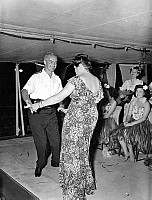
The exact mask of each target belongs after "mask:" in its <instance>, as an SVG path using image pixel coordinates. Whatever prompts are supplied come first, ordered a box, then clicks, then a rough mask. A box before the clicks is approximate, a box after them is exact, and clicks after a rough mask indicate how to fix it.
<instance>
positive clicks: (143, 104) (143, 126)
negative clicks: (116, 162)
mask: <svg viewBox="0 0 152 200" xmlns="http://www.w3.org/2000/svg"><path fill="white" fill-rule="evenodd" d="M148 91H149V90H148V87H147V86H146V85H144V86H143V85H136V87H135V93H134V94H135V97H134V98H133V99H132V101H131V103H130V106H129V109H128V114H127V117H126V121H125V122H124V123H122V124H120V126H119V127H118V128H116V129H115V130H113V131H112V132H111V133H110V146H111V148H115V146H116V142H115V141H119V143H120V145H121V147H122V149H123V151H124V154H125V161H126V160H128V159H129V158H130V160H131V161H135V160H137V158H138V153H139V151H141V152H143V153H144V154H149V152H150V148H151V147H150V146H151V132H150V128H151V126H152V125H151V123H150V122H149V120H148V115H149V112H150V104H149V102H148V100H147V98H148ZM135 148H136V151H134V150H135Z"/></svg>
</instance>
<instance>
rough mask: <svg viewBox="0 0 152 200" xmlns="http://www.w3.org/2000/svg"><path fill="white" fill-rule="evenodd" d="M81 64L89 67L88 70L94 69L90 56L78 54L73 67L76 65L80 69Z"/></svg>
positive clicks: (73, 61)
mask: <svg viewBox="0 0 152 200" xmlns="http://www.w3.org/2000/svg"><path fill="white" fill-rule="evenodd" d="M81 62H82V63H84V64H85V65H86V66H87V68H88V69H92V65H91V62H90V60H89V57H88V55H86V54H77V55H76V56H75V58H74V59H73V60H72V63H73V65H75V66H76V67H78V65H79V64H80V63H81Z"/></svg>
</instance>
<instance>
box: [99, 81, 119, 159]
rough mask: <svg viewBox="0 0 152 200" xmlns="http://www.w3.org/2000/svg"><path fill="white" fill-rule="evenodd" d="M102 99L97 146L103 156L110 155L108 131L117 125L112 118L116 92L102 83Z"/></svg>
mask: <svg viewBox="0 0 152 200" xmlns="http://www.w3.org/2000/svg"><path fill="white" fill-rule="evenodd" d="M103 91H104V99H103V100H102V102H101V110H100V112H102V120H101V122H102V125H101V130H100V137H99V146H101V149H102V154H103V156H104V157H110V156H111V153H110V151H109V149H108V144H109V133H110V132H111V131H112V130H113V129H115V128H116V127H117V124H116V121H115V119H114V118H113V114H114V111H115V109H116V100H115V99H116V98H117V96H118V92H116V91H115V89H114V88H112V87H110V86H109V85H107V84H104V90H103Z"/></svg>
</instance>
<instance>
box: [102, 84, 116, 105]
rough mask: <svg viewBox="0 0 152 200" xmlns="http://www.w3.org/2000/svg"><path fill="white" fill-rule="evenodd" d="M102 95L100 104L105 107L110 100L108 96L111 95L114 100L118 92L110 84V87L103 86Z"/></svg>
mask: <svg viewBox="0 0 152 200" xmlns="http://www.w3.org/2000/svg"><path fill="white" fill-rule="evenodd" d="M103 95H104V98H103V99H102V106H103V107H105V106H106V105H107V104H108V103H109V102H110V97H113V98H114V100H116V99H117V97H118V95H119V93H118V91H117V90H116V89H115V88H113V87H112V86H110V88H104V87H103Z"/></svg>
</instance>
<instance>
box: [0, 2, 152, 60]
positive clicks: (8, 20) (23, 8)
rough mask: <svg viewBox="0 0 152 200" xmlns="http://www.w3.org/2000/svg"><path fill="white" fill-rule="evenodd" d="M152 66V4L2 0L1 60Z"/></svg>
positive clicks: (0, 25)
mask: <svg viewBox="0 0 152 200" xmlns="http://www.w3.org/2000/svg"><path fill="white" fill-rule="evenodd" d="M47 52H54V53H55V54H57V56H58V57H59V59H61V61H63V62H66V63H69V62H70V61H71V59H72V58H73V57H74V56H75V55H76V54H77V53H86V54H88V55H89V57H90V59H91V60H93V61H96V62H101V63H103V62H109V63H138V62H146V63H152V1H151V0H127V1H123V0H102V1H101V0H1V1H0V61H1V62H9V61H10V62H17V63H20V62H43V58H44V55H45V53H47Z"/></svg>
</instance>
